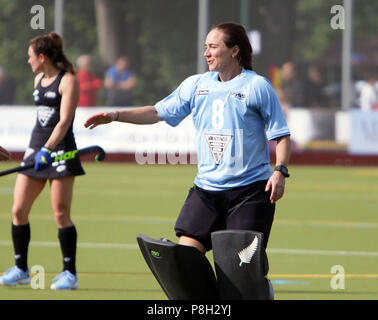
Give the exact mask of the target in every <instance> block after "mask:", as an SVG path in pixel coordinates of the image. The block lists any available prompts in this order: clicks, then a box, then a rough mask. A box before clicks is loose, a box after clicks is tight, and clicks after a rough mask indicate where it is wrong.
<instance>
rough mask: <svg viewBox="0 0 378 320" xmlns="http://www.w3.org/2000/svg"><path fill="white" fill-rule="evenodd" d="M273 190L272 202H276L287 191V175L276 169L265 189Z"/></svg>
mask: <svg viewBox="0 0 378 320" xmlns="http://www.w3.org/2000/svg"><path fill="white" fill-rule="evenodd" d="M269 190H271V193H270V202H271V203H275V202H276V201H278V200H279V199H281V198H282V196H283V194H284V191H285V177H284V176H283V175H282V173H281V172H279V171H274V172H273V174H272V176H271V177H270V178H269V180H268V182H267V184H266V186H265V191H266V192H267V191H269Z"/></svg>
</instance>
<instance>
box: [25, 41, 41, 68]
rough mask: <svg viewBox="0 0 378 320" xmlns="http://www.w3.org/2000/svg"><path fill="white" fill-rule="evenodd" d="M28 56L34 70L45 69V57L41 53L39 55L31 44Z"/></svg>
mask: <svg viewBox="0 0 378 320" xmlns="http://www.w3.org/2000/svg"><path fill="white" fill-rule="evenodd" d="M28 56H29V60H28V63H29V64H30V67H31V68H32V70H33V72H41V71H42V70H43V61H42V60H43V59H42V57H41V55H40V56H39V57H38V56H37V55H36V54H35V52H34V49H33V47H32V46H29V49H28Z"/></svg>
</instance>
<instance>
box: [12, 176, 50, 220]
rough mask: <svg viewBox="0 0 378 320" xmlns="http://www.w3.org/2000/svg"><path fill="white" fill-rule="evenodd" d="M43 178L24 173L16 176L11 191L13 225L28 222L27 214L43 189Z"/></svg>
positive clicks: (44, 181)
mask: <svg viewBox="0 0 378 320" xmlns="http://www.w3.org/2000/svg"><path fill="white" fill-rule="evenodd" d="M45 184H46V180H45V179H37V178H32V177H28V176H26V175H24V174H19V175H18V176H17V180H16V185H15V187H14V193H13V208H12V212H13V224H14V225H15V226H19V225H25V224H28V223H29V214H30V210H31V208H32V205H33V203H34V201H35V199H36V198H37V197H38V195H39V194H40V193H41V191H42V190H43V188H44V186H45Z"/></svg>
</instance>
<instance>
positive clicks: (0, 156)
mask: <svg viewBox="0 0 378 320" xmlns="http://www.w3.org/2000/svg"><path fill="white" fill-rule="evenodd" d="M9 159H10V153H9V152H8V151H7V150H5V149H4V148H2V147H1V146H0V161H4V160H9Z"/></svg>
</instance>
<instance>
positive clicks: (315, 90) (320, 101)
mask: <svg viewBox="0 0 378 320" xmlns="http://www.w3.org/2000/svg"><path fill="white" fill-rule="evenodd" d="M307 77H308V78H307V81H306V83H305V95H304V101H305V102H304V103H305V105H306V106H308V107H315V108H319V107H324V106H325V104H326V101H325V96H324V95H323V87H324V84H323V81H322V79H321V76H320V73H319V70H318V68H317V67H315V66H310V67H309V68H308V69H307Z"/></svg>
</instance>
